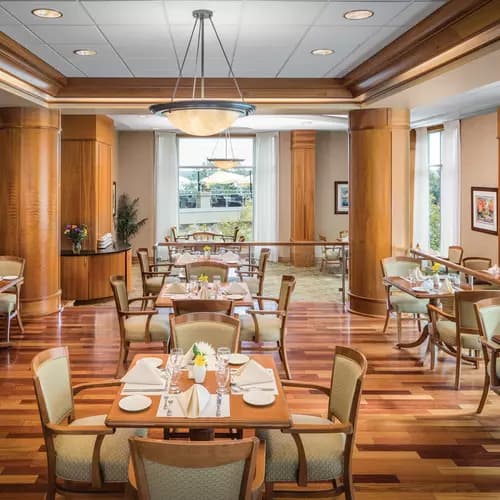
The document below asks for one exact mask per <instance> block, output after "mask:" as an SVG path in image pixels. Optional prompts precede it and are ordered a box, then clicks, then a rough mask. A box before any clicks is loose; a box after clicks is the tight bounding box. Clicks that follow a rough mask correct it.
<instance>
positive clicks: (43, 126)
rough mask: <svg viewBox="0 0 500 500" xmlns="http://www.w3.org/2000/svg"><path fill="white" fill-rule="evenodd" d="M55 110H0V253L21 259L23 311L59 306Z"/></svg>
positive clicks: (34, 313)
mask: <svg viewBox="0 0 500 500" xmlns="http://www.w3.org/2000/svg"><path fill="white" fill-rule="evenodd" d="M59 132H60V113H59V111H58V110H47V109H43V108H2V109H0V150H1V151H2V153H3V154H2V182H0V221H1V222H0V254H2V255H17V256H19V257H24V258H25V259H26V266H25V271H24V285H23V288H22V293H21V309H22V314H23V316H38V315H44V314H50V313H53V312H56V311H58V310H59V309H60V305H61V288H60V272H59V252H60V238H59V233H60V227H59V226H60V221H59V218H60V217H59V204H60V202H59V200H60V194H59V192H60V155H59V150H60V146H59V144H60V134H59Z"/></svg>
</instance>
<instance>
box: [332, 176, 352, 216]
mask: <svg viewBox="0 0 500 500" xmlns="http://www.w3.org/2000/svg"><path fill="white" fill-rule="evenodd" d="M335 213H336V214H347V213H349V185H348V184H347V182H345V181H335Z"/></svg>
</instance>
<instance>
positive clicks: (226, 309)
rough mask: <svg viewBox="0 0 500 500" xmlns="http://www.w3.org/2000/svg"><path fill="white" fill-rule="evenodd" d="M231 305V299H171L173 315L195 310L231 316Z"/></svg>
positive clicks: (232, 304)
mask: <svg viewBox="0 0 500 500" xmlns="http://www.w3.org/2000/svg"><path fill="white" fill-rule="evenodd" d="M233 306H234V303H233V301H232V300H216V299H213V300H212V299H207V300H198V299H196V300H192V299H179V300H176V299H172V309H173V310H174V315H175V316H180V315H181V314H189V313H195V312H213V313H220V314H225V315H226V316H232V315H233Z"/></svg>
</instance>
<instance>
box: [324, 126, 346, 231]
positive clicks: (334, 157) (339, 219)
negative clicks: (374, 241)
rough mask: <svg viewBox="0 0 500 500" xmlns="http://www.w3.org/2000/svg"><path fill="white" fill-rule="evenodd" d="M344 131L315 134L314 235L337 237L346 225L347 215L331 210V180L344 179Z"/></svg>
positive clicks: (332, 195)
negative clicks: (337, 213)
mask: <svg viewBox="0 0 500 500" xmlns="http://www.w3.org/2000/svg"><path fill="white" fill-rule="evenodd" d="M347 143H348V141H347V132H318V133H317V136H316V238H317V237H318V235H319V234H324V235H325V236H326V237H327V239H329V240H333V239H335V238H338V236H339V231H342V230H346V229H349V216H348V215H346V214H340V215H336V214H335V191H334V186H335V181H347V175H348V174H347V172H348V166H347V162H348V157H347Z"/></svg>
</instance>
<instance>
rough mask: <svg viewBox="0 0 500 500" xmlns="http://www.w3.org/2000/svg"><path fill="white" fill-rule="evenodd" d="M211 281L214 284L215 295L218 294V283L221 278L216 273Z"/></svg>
mask: <svg viewBox="0 0 500 500" xmlns="http://www.w3.org/2000/svg"><path fill="white" fill-rule="evenodd" d="M212 282H213V284H214V290H215V294H216V295H219V292H220V284H221V278H220V276H219V275H218V274H214V277H213V279H212Z"/></svg>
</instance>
